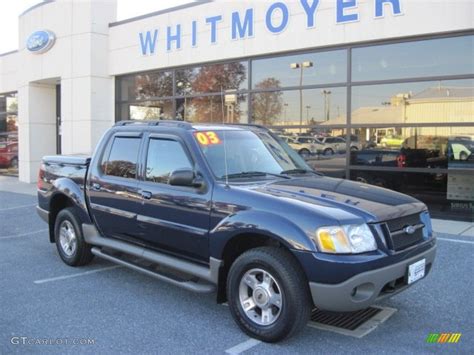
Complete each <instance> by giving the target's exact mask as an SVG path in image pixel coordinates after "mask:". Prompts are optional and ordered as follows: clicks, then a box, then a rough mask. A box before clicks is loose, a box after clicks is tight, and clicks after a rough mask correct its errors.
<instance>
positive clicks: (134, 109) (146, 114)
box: [120, 100, 173, 120]
mask: <svg viewBox="0 0 474 355" xmlns="http://www.w3.org/2000/svg"><path fill="white" fill-rule="evenodd" d="M120 107H121V109H120V110H121V112H120V115H121V116H120V117H121V119H122V120H160V119H162V120H170V119H173V100H156V101H144V102H135V103H127V104H122V105H120Z"/></svg>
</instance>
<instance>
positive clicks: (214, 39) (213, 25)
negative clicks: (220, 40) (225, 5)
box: [206, 15, 222, 43]
mask: <svg viewBox="0 0 474 355" xmlns="http://www.w3.org/2000/svg"><path fill="white" fill-rule="evenodd" d="M219 21H222V16H220V15H219V16H213V17H208V18H206V23H207V24H208V25H209V24H210V25H211V43H216V42H217V23H218V22H219Z"/></svg>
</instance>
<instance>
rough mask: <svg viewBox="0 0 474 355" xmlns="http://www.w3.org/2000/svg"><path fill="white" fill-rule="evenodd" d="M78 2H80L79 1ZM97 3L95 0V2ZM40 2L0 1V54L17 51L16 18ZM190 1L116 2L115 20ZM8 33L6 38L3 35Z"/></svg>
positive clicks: (125, 0)
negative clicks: (0, 34)
mask: <svg viewBox="0 0 474 355" xmlns="http://www.w3.org/2000/svg"><path fill="white" fill-rule="evenodd" d="M79 1H80V0H79ZM95 1H97V0H95ZM40 2H41V1H40V0H1V1H0V33H2V36H1V37H0V54H1V53H5V52H10V51H14V50H16V49H18V16H19V15H20V14H21V13H22V12H23V11H25V10H27V9H28V8H30V7H31V6H33V5H36V4H38V3H40ZM190 2H193V1H190V0H117V20H124V19H127V18H130V17H135V16H139V15H143V14H146V13H149V12H153V11H158V10H163V9H167V8H170V7H174V6H178V5H182V4H186V3H190ZM6 33H8V36H6V35H5V34H6Z"/></svg>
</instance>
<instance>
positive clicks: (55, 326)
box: [0, 191, 474, 354]
mask: <svg viewBox="0 0 474 355" xmlns="http://www.w3.org/2000/svg"><path fill="white" fill-rule="evenodd" d="M35 203H36V197H35V196H34V195H31V194H22V193H16V192H6V191H0V220H1V228H0V270H1V272H0V354H7V353H26V352H41V353H45V352H48V353H61V354H65V353H77V352H80V353H94V354H97V353H100V354H106V353H152V352H153V353H160V354H182V353H212V354H214V353H215V354H224V353H225V352H226V351H227V352H228V353H232V352H234V353H239V352H240V351H242V350H245V349H247V350H246V353H259V354H265V353H268V354H280V353H282V354H283V353H324V354H334V353H346V354H347V353H390V354H394V353H399V354H414V353H434V352H448V353H451V352H452V353H465V354H468V353H469V354H472V353H474V322H473V317H474V297H473V294H474V283H473V281H472V280H473V272H474V267H473V264H474V258H473V255H474V238H471V237H461V236H453V235H448V234H442V235H438V237H440V238H442V240H439V242H438V255H437V259H436V262H435V265H434V267H433V270H432V272H431V274H430V275H429V276H428V277H427V278H426V279H425V280H422V281H421V282H419V283H418V284H416V285H414V286H413V287H412V288H411V289H409V290H408V291H406V292H404V293H402V294H400V295H397V296H395V297H394V298H393V299H391V300H388V301H386V302H384V303H383V305H385V306H388V307H392V308H396V309H397V312H396V313H395V314H394V315H392V316H391V317H390V318H389V319H388V320H387V321H386V322H385V323H383V324H381V325H380V326H379V327H378V328H377V329H375V330H374V331H373V332H371V333H370V334H368V335H367V336H365V337H363V338H361V339H357V338H353V337H349V336H344V335H340V334H336V333H333V332H329V331H322V330H318V329H314V328H311V327H307V328H306V329H305V331H304V332H303V333H302V334H300V335H299V336H297V337H294V338H292V339H290V340H288V341H286V342H283V343H279V344H264V343H259V342H257V341H249V338H248V337H247V336H246V335H245V334H243V333H242V332H241V331H240V330H239V329H238V328H237V326H236V325H235V324H234V322H233V320H232V318H231V315H230V313H229V311H228V309H227V307H226V306H223V305H217V304H216V303H215V300H214V295H199V294H194V293H191V292H189V291H185V290H182V289H180V288H177V287H174V286H170V285H168V284H166V283H163V282H161V281H157V280H155V279H152V278H149V277H147V276H144V275H141V274H139V273H136V272H134V271H131V270H128V269H125V268H122V267H116V266H113V265H112V264H109V263H107V262H104V261H102V260H98V259H95V260H94V261H93V262H92V263H91V264H90V265H88V266H86V267H82V268H72V267H69V266H67V265H65V264H63V263H62V262H61V260H60V259H59V257H58V255H57V253H56V249H55V246H54V245H53V244H50V243H49V241H48V234H47V229H46V224H45V223H43V222H42V221H41V220H40V218H39V217H37V215H36V212H35V207H34V206H35ZM445 332H453V333H462V336H461V339H460V341H459V343H457V344H428V343H426V338H427V336H428V334H429V333H445ZM22 337H27V339H26V341H29V342H32V344H29V345H28V344H23V343H22V342H23V340H22V339H25V338H22ZM35 339H50V340H53V341H52V342H53V344H35V342H36V341H35ZM54 342H56V344H54ZM66 342H67V343H66ZM58 343H59V344H58ZM81 343H82V344H81Z"/></svg>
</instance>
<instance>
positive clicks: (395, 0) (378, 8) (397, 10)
mask: <svg viewBox="0 0 474 355" xmlns="http://www.w3.org/2000/svg"><path fill="white" fill-rule="evenodd" d="M385 3H389V4H391V5H392V13H393V14H394V15H401V13H402V7H401V6H400V0H375V17H384V14H383V9H384V4H385Z"/></svg>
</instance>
